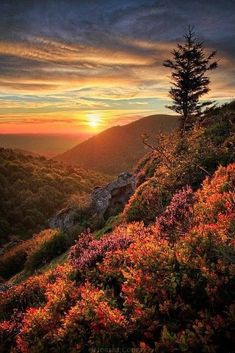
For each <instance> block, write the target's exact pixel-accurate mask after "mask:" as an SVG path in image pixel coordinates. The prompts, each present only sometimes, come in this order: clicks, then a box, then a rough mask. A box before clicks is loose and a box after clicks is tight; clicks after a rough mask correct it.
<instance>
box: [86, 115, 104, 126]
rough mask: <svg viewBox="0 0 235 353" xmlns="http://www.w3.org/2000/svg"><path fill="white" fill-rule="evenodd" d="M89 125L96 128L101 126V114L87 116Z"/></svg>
mask: <svg viewBox="0 0 235 353" xmlns="http://www.w3.org/2000/svg"><path fill="white" fill-rule="evenodd" d="M87 120H88V125H89V126H90V127H93V128H96V127H98V126H99V125H100V122H101V117H100V115H99V114H87Z"/></svg>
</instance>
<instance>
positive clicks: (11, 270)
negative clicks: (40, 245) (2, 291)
mask: <svg viewBox="0 0 235 353" xmlns="http://www.w3.org/2000/svg"><path fill="white" fill-rule="evenodd" d="M26 258H27V252H26V251H25V249H24V247H21V249H16V251H9V253H8V252H7V253H5V254H4V255H3V256H2V258H1V260H0V276H2V277H3V278H5V279H8V278H10V277H12V276H13V275H15V274H16V273H18V272H20V271H22V270H23V268H24V264H25V261H26Z"/></svg>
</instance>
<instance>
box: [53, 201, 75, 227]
mask: <svg viewBox="0 0 235 353" xmlns="http://www.w3.org/2000/svg"><path fill="white" fill-rule="evenodd" d="M77 213H78V211H77V210H76V209H75V208H72V207H67V208H64V209H62V210H61V211H59V212H58V213H57V214H56V215H55V216H54V217H52V218H51V219H50V220H49V226H50V228H59V229H62V230H67V229H71V228H72V227H74V226H75V224H76V223H77Z"/></svg>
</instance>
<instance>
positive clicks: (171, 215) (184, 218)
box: [156, 186, 194, 241]
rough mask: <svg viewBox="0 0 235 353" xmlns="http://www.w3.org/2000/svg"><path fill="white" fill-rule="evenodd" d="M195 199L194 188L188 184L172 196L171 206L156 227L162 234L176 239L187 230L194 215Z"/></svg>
mask: <svg viewBox="0 0 235 353" xmlns="http://www.w3.org/2000/svg"><path fill="white" fill-rule="evenodd" d="M193 201H194V194H193V190H192V189H191V188H190V187H188V186H187V187H185V188H183V189H182V190H180V191H179V192H177V193H176V194H175V195H174V196H173V197H172V199H171V202H170V204H169V206H167V207H166V210H165V211H164V212H163V213H162V215H161V216H159V217H158V218H157V221H156V227H157V228H158V231H159V234H161V236H165V237H167V238H168V239H169V240H170V241H175V240H176V239H177V237H178V235H179V234H183V233H184V232H185V231H186V230H187V228H188V227H189V225H190V222H191V218H192V215H193V209H192V205H193Z"/></svg>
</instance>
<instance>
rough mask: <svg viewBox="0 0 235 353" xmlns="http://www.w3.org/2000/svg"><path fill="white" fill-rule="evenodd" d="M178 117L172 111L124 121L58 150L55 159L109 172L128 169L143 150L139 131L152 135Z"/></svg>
mask: <svg viewBox="0 0 235 353" xmlns="http://www.w3.org/2000/svg"><path fill="white" fill-rule="evenodd" d="M177 125H178V119H177V117H176V116H172V115H150V116H147V117H144V118H142V119H140V120H137V121H134V122H132V123H130V124H127V125H122V126H115V127H112V128H110V129H107V130H105V131H103V132H101V133H99V134H97V135H96V136H93V137H90V138H89V139H88V140H86V141H83V142H81V143H80V144H78V145H77V146H75V147H73V148H72V149H70V150H68V151H67V152H64V153H62V154H59V155H57V156H56V157H55V159H56V160H59V161H62V162H65V163H67V164H72V165H79V166H81V167H83V168H87V169H92V170H95V171H99V172H102V173H107V174H110V175H116V174H118V173H120V172H122V171H127V170H131V169H132V168H133V166H134V165H135V163H136V162H137V161H138V160H139V159H140V158H141V157H142V156H143V155H144V154H145V153H146V148H145V146H144V145H143V142H142V137H141V135H142V134H144V133H146V134H149V135H151V136H152V137H154V136H156V135H157V134H159V133H160V132H162V133H168V132H170V131H172V130H173V129H174V128H176V127H177Z"/></svg>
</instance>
